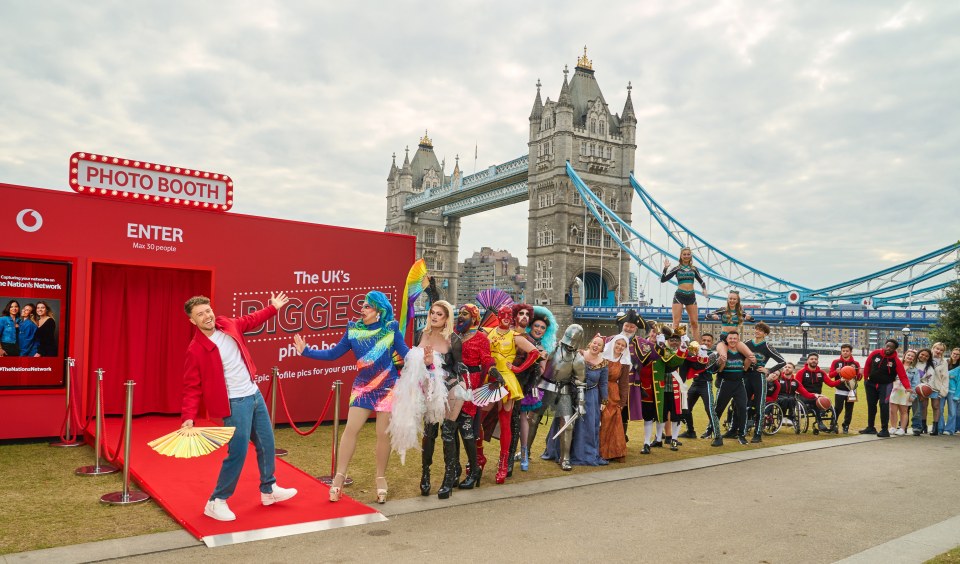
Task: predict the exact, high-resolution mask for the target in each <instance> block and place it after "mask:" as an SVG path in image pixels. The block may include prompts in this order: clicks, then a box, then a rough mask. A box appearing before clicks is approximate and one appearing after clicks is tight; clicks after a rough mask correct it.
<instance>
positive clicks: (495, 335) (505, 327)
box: [485, 305, 540, 484]
mask: <svg viewBox="0 0 960 564" xmlns="http://www.w3.org/2000/svg"><path fill="white" fill-rule="evenodd" d="M497 317H498V318H499V325H497V326H496V327H493V328H491V329H489V330H488V331H487V338H488V339H489V341H490V354H491V356H492V357H493V359H494V361H495V362H496V366H497V371H498V372H499V375H500V377H501V379H502V380H503V385H504V386H506V388H507V391H508V392H509V395H508V396H507V397H505V398H503V400H502V401H500V402H497V403H496V404H491V406H492V407H489V408H485V409H498V410H499V413H498V418H499V420H500V457H499V460H498V463H497V475H496V479H495V481H496V482H497V483H498V484H502V483H503V482H504V481H505V480H506V477H507V470H508V469H509V464H510V459H512V458H513V457H512V455H511V453H510V445H511V438H512V437H511V435H512V434H513V433H512V426H511V419H512V417H513V407H514V403H515V401H516V400H519V399H522V398H523V389H522V388H521V386H520V381H519V380H518V378H517V374H521V373H523V372H525V371H526V370H527V369H529V368H530V367H531V366H533V364H534V363H536V362H537V361H538V360H539V359H540V355H539V353H537V349H536V347H534V345H533V344H532V343H531V342H530V341H529V340H528V339H527V338H526V332H518V331H517V330H515V329H514V328H513V327H512V326H513V308H512V307H511V306H508V305H505V306H502V307H501V308H500V309H499V310H498V311H497ZM521 351H522V352H524V353H527V354H525V356H524V361H523V363H522V364H520V365H517V364H515V361H516V360H517V353H518V352H521ZM531 352H532V353H533V354H529V353H531ZM488 380H489V379H488ZM488 383H489V382H488ZM519 423H520V420H519V419H518V420H517V428H518V430H519ZM514 446H515V443H514Z"/></svg>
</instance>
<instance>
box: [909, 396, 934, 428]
mask: <svg viewBox="0 0 960 564" xmlns="http://www.w3.org/2000/svg"><path fill="white" fill-rule="evenodd" d="M929 406H930V399H929V398H927V405H926V406H925V405H924V404H923V403H922V402H921V401H920V400H919V399H915V400H913V406H912V408H913V417H911V418H910V427H912V428H914V429H918V430H922V431H926V428H925V427H924V423H925V422H926V420H927V408H928V407H929Z"/></svg>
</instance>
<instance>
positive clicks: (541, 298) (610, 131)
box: [527, 48, 637, 323]
mask: <svg viewBox="0 0 960 564" xmlns="http://www.w3.org/2000/svg"><path fill="white" fill-rule="evenodd" d="M568 73H569V71H568V70H567V68H566V67H564V70H563V86H562V87H561V89H560V96H559V98H558V99H557V100H556V101H552V100H550V98H547V100H546V102H543V101H542V100H541V98H540V82H539V81H537V95H536V98H535V100H534V102H533V110H532V111H531V112H530V141H529V143H528V146H529V151H530V152H529V163H530V164H529V172H528V183H529V190H530V212H529V231H528V236H527V273H528V274H527V277H528V280H529V281H528V283H527V295H528V296H529V298H528V300H529V301H530V302H531V303H534V304H539V305H546V306H549V307H550V308H551V310H553V311H554V313H555V314H557V315H558V319H559V320H560V321H561V323H564V322H569V321H570V320H571V319H572V312H571V309H570V308H569V307H564V306H571V305H580V292H581V290H580V287H581V284H580V283H579V282H578V278H579V279H580V280H582V282H583V285H582V286H583V292H584V293H585V296H584V301H585V303H586V304H587V305H615V304H616V303H617V302H618V301H624V300H627V299H628V295H629V288H630V274H629V265H630V260H629V258H628V257H627V255H626V254H623V253H621V252H620V250H619V247H618V246H617V244H616V243H614V242H613V241H612V240H611V239H610V237H609V236H608V235H607V234H606V233H605V232H604V231H603V229H602V228H601V227H600V225H599V224H597V222H596V221H595V220H594V219H593V218H592V217H591V216H590V214H589V213H585V212H586V208H585V206H584V204H583V202H582V201H581V199H580V197H579V194H578V193H577V191H576V189H575V188H574V187H573V185H572V183H571V181H570V179H569V178H568V177H567V174H566V170H565V167H566V162H567V161H570V164H571V165H572V166H573V168H574V169H575V170H576V171H577V173H578V174H579V175H580V177H581V178H582V179H583V180H584V182H586V184H587V185H588V186H589V187H590V188H591V189H592V190H593V191H594V193H595V194H597V195H598V196H600V197H601V198H603V201H604V202H605V203H606V204H607V205H608V206H609V207H610V208H611V209H612V210H614V211H615V212H616V213H617V214H618V215H619V216H620V217H621V218H623V219H624V220H625V221H628V222H629V221H630V219H631V215H632V214H631V210H632V203H633V190H632V188H631V186H630V172H631V171H632V170H633V166H634V157H635V154H636V149H637V145H636V132H637V118H636V115H635V113H634V110H633V101H632V99H631V96H630V94H631V89H632V87H631V86H630V85H629V84H628V85H627V99H626V103H625V104H624V107H623V113H622V115H621V114H616V113H612V112H611V111H610V108H609V106H608V105H607V101H606V99H605V98H604V96H603V93H602V92H601V91H600V86H599V85H598V84H597V81H596V78H595V76H594V69H593V64H592V61H590V60H589V59H587V50H586V48H584V51H583V56H582V57H580V58H578V59H577V66H576V68H575V69H574V71H573V78H571V79H570V80H569V81H568V80H567V75H568Z"/></svg>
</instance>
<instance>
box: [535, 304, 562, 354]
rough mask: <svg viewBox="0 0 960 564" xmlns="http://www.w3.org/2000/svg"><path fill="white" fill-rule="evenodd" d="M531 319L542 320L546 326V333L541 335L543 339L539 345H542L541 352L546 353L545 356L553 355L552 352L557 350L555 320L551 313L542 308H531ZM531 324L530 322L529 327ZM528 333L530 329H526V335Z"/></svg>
mask: <svg viewBox="0 0 960 564" xmlns="http://www.w3.org/2000/svg"><path fill="white" fill-rule="evenodd" d="M533 319H542V320H544V321H545V322H546V324H547V331H546V333H544V334H543V339H541V340H540V343H541V344H542V345H543V350H545V351H547V354H553V350H554V349H556V348H557V330H558V329H559V327H557V318H556V317H554V316H553V312H552V311H550V310H549V309H547V308H545V307H543V306H533ZM532 324H533V322H532V320H531V325H532ZM529 332H530V327H527V333H529Z"/></svg>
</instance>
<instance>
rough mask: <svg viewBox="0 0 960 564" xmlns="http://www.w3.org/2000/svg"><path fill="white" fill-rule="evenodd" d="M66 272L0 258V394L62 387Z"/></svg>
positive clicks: (66, 267)
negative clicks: (0, 309)
mask: <svg viewBox="0 0 960 564" xmlns="http://www.w3.org/2000/svg"><path fill="white" fill-rule="evenodd" d="M70 267H71V265H70V263H65V262H55V261H42V260H29V259H19V258H11V257H0V306H2V307H3V310H2V312H0V389H16V388H50V387H60V386H63V383H64V378H65V367H64V357H65V356H66V350H67V344H68V343H69V338H68V337H69V335H68V333H69V327H70V322H69V321H70V320H69V319H68V316H69V312H70V303H69V300H70Z"/></svg>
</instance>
